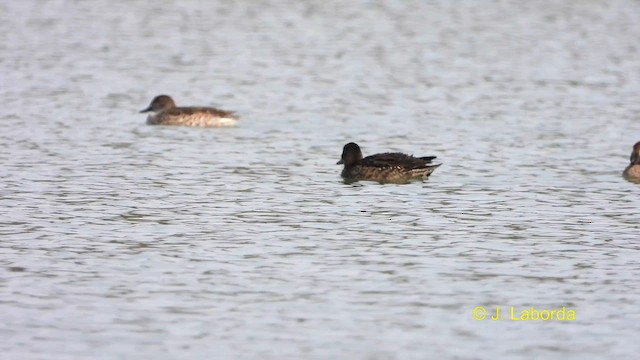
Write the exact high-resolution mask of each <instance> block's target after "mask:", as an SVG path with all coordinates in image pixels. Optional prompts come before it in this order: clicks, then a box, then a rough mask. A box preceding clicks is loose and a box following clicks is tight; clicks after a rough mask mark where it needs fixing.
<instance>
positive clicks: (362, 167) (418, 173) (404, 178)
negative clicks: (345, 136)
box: [338, 142, 442, 183]
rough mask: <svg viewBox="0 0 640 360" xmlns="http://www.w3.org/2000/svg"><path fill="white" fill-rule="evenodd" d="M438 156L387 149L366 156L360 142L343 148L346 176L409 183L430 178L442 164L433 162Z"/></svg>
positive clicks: (348, 178)
mask: <svg viewBox="0 0 640 360" xmlns="http://www.w3.org/2000/svg"><path fill="white" fill-rule="evenodd" d="M435 158H436V157H435V156H424V157H414V156H412V155H407V154H402V153H383V154H375V155H370V156H367V157H365V158H363V157H362V151H361V150H360V146H358V144H356V143H352V142H351V143H348V144H346V145H345V146H344V148H343V149H342V159H341V160H340V161H338V164H344V169H343V170H342V174H341V175H342V177H343V178H344V179H345V180H348V181H358V180H371V181H378V182H382V183H384V182H391V183H406V182H409V181H410V180H416V179H421V180H424V179H427V178H428V177H429V175H431V173H432V172H433V171H434V170H435V169H436V168H437V167H438V166H440V165H442V164H432V163H431V162H432V161H433V159H435Z"/></svg>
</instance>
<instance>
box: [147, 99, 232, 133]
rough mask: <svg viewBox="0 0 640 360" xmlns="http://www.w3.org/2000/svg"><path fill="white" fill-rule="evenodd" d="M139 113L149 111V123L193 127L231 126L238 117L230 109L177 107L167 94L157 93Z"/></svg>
mask: <svg viewBox="0 0 640 360" xmlns="http://www.w3.org/2000/svg"><path fill="white" fill-rule="evenodd" d="M140 113H150V114H149V116H148V117H147V124H149V125H181V126H193V127H225V126H233V125H235V124H236V122H237V121H238V117H237V116H236V114H235V113H234V112H232V111H226V110H220V109H215V108H211V107H177V106H176V103H175V102H174V101H173V99H172V98H171V96H169V95H158V96H156V97H154V98H153V100H151V103H150V104H149V106H148V107H147V108H146V109H143V110H140Z"/></svg>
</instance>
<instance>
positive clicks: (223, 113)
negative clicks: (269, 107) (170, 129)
mask: <svg viewBox="0 0 640 360" xmlns="http://www.w3.org/2000/svg"><path fill="white" fill-rule="evenodd" d="M165 113H166V114H168V115H171V116H187V115H193V114H202V113H206V114H210V115H213V116H215V117H230V118H236V117H237V115H236V113H235V112H233V111H227V110H220V109H216V108H211V107H175V108H172V109H169V110H166V111H165Z"/></svg>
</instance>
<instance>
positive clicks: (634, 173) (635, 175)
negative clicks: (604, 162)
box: [622, 141, 640, 183]
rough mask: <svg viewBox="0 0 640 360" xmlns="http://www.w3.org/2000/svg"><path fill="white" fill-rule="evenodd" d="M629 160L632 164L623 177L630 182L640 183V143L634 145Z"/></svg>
mask: <svg viewBox="0 0 640 360" xmlns="http://www.w3.org/2000/svg"><path fill="white" fill-rule="evenodd" d="M629 160H630V164H629V166H627V168H626V169H624V171H623V172H622V176H624V178H625V179H627V180H629V181H632V182H635V183H640V141H638V142H637V143H636V144H635V145H633V152H631V157H630V158H629Z"/></svg>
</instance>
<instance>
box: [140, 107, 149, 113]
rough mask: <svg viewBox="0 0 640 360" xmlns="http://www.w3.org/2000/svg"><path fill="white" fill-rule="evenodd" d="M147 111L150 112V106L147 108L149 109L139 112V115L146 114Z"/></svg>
mask: <svg viewBox="0 0 640 360" xmlns="http://www.w3.org/2000/svg"><path fill="white" fill-rule="evenodd" d="M149 111H151V106H149V107H148V108H146V109H143V110H140V114H142V113H146V112H149Z"/></svg>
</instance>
